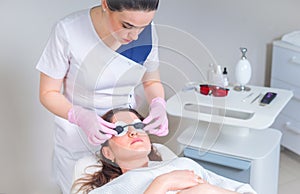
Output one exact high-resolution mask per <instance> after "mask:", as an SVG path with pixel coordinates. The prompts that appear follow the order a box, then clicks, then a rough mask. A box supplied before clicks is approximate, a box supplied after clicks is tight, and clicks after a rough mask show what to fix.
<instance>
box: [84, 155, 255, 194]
mask: <svg viewBox="0 0 300 194" xmlns="http://www.w3.org/2000/svg"><path fill="white" fill-rule="evenodd" d="M173 170H192V171H194V172H195V174H197V175H198V176H200V177H201V178H202V179H204V180H205V181H207V182H208V183H210V184H212V185H216V186H218V187H222V188H224V189H228V190H230V191H236V192H238V193H245V194H246V193H247V194H256V192H255V191H254V190H253V189H252V187H251V186H250V185H249V184H245V183H241V182H237V181H234V180H231V179H228V178H225V177H222V176H219V175H217V174H215V173H213V172H211V171H208V170H206V169H204V168H203V167H202V166H201V165H199V164H198V163H196V162H195V161H193V160H191V159H189V158H184V157H181V158H180V157H179V158H176V159H174V160H171V161H163V162H151V161H150V162H149V167H146V168H139V169H135V170H130V171H128V172H126V173H124V174H123V175H121V176H119V177H118V178H116V179H114V180H112V181H111V182H109V183H107V184H105V185H103V186H102V187H99V188H97V189H94V190H93V191H91V192H89V194H115V193H122V194H132V193H144V192H145V190H146V189H147V188H148V186H149V185H150V184H151V183H152V182H153V180H154V179H155V178H156V177H158V176H159V175H161V174H165V173H168V172H171V171H173ZM141 177H142V178H141ZM173 193H177V191H169V192H167V194H173Z"/></svg>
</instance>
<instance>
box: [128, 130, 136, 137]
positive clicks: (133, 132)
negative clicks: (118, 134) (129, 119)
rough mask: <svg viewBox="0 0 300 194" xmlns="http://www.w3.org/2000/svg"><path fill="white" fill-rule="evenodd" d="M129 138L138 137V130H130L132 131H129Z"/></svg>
mask: <svg viewBox="0 0 300 194" xmlns="http://www.w3.org/2000/svg"><path fill="white" fill-rule="evenodd" d="M128 136H129V137H136V136H137V131H136V130H130V131H128Z"/></svg>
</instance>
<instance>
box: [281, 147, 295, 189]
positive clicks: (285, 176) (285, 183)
mask: <svg viewBox="0 0 300 194" xmlns="http://www.w3.org/2000/svg"><path fill="white" fill-rule="evenodd" d="M296 193H300V156H298V155H296V154H295V153H293V152H291V151H289V150H288V149H283V150H282V151H281V154H280V169H279V183H278V194H296Z"/></svg>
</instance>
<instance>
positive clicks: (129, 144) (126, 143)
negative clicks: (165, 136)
mask: <svg viewBox="0 0 300 194" xmlns="http://www.w3.org/2000/svg"><path fill="white" fill-rule="evenodd" d="M137 119H138V117H137V116H136V115H135V114H134V113H132V112H127V111H121V112H117V113H115V115H114V117H113V118H112V121H111V122H113V123H123V124H124V125H127V124H132V123H134V122H136V120H137ZM109 147H110V150H111V151H112V152H113V154H114V156H115V159H116V160H131V159H136V158H138V157H148V154H149V153H150V151H151V142H150V139H149V136H148V135H147V134H146V133H145V132H144V131H142V130H139V129H138V130H137V129H135V128H134V127H133V126H128V131H127V133H126V134H125V135H123V136H113V137H112V138H111V139H110V140H109Z"/></svg>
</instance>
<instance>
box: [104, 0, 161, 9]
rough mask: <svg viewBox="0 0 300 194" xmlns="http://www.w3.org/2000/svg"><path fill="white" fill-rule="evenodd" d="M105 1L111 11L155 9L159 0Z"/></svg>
mask: <svg viewBox="0 0 300 194" xmlns="http://www.w3.org/2000/svg"><path fill="white" fill-rule="evenodd" d="M106 3H107V6H108V8H109V9H110V10H111V11H124V10H134V11H140V10H141V11H155V10H157V8H158V4H159V0H106Z"/></svg>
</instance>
